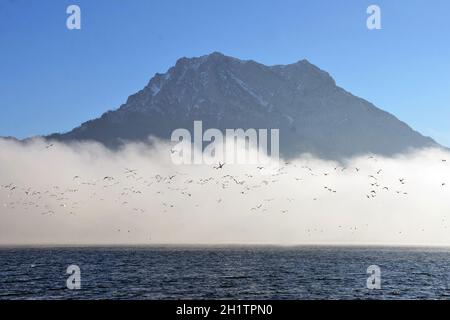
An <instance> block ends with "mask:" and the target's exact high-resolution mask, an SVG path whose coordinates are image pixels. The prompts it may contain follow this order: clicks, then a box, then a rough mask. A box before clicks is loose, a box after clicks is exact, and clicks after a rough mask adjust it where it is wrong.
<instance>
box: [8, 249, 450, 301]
mask: <svg viewBox="0 0 450 320" xmlns="http://www.w3.org/2000/svg"><path fill="white" fill-rule="evenodd" d="M72 264H75V265H78V266H79V267H80V269H81V289H80V290H69V289H67V287H66V280H67V278H68V277H69V275H68V274H66V269H67V267H68V266H69V265H72ZM370 265H378V266H379V267H380V268H381V289H380V290H369V289H367V288H366V281H367V278H368V277H369V274H367V273H366V272H367V267H368V266H370ZM0 299H450V250H449V249H429V248H420V249H419V248H414V249H406V248H343V247H334V248H325V247H289V248H283V247H226V248H224V247H220V248H219V247H203V248H200V247H180V248H174V247H133V248H33V249H24V248H2V249H0Z"/></svg>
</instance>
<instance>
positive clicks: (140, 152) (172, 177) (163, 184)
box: [0, 140, 450, 245]
mask: <svg viewBox="0 0 450 320" xmlns="http://www.w3.org/2000/svg"><path fill="white" fill-rule="evenodd" d="M0 150H1V151H0V245H38V244H60V245H83V244H86V245H87V244H97V245H119V244H280V245H302V244H335V245H340V244H342V245H349V244H354V245H368V244H373V245H450V232H449V229H448V228H449V226H450V220H449V216H450V154H448V153H447V152H445V151H443V150H437V149H428V150H420V151H414V152H411V153H408V154H403V155H399V156H397V157H393V158H385V157H381V156H377V155H365V156H361V157H356V158H352V159H348V160H347V161H345V163H337V162H332V161H325V160H321V159H315V158H313V157H311V156H307V155H305V156H304V157H300V158H298V159H296V160H294V161H289V163H285V162H284V161H283V160H281V163H280V167H279V168H278V169H271V170H267V169H266V168H261V166H258V165H231V164H225V165H224V166H223V168H221V169H218V168H215V167H214V166H213V165H175V164H173V162H172V161H171V152H170V150H171V146H170V145H169V144H166V143H163V142H158V143H156V144H154V147H152V148H149V147H148V146H145V145H139V144H129V145H127V146H126V147H125V148H123V149H121V150H119V151H110V150H108V149H106V148H104V147H103V146H101V145H99V144H95V143H75V144H70V145H68V144H60V143H52V144H49V143H47V142H44V141H42V140H34V141H31V142H28V143H26V144H24V143H16V142H13V141H9V140H0ZM447 159H448V161H447Z"/></svg>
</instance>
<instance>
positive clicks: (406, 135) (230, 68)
mask: <svg viewBox="0 0 450 320" xmlns="http://www.w3.org/2000/svg"><path fill="white" fill-rule="evenodd" d="M194 120H202V121H203V126H204V129H207V128H217V129H219V130H222V131H223V130H225V129H227V128H230V129H231V128H233V129H237V128H242V129H248V128H255V129H263V128H265V129H272V128H280V152H281V154H282V155H283V156H285V157H288V158H289V157H293V156H297V155H299V154H302V153H311V154H313V155H316V156H319V157H322V158H328V159H340V158H345V157H351V156H354V155H358V154H364V153H376V154H382V155H393V154H397V153H401V152H405V151H408V150H409V149H415V148H424V147H440V146H439V145H438V144H437V143H436V142H435V141H434V140H432V139H431V138H429V137H424V136H422V135H421V134H420V133H418V132H416V131H414V130H413V129H412V128H410V127H409V126H408V125H407V124H406V123H404V122H402V121H400V120H399V119H397V118H396V117H395V116H393V115H392V114H390V113H388V112H386V111H383V110H381V109H379V108H377V107H376V106H375V105H373V104H372V103H370V102H368V101H366V100H364V99H362V98H359V97H356V96H354V95H353V94H351V93H350V92H348V91H346V90H344V89H343V88H341V87H339V86H337V85H336V82H335V80H334V79H333V78H332V77H331V75H330V74H329V73H328V72H326V71H324V70H321V69H320V68H318V67H317V66H315V65H313V64H312V63H310V62H309V61H308V60H306V59H302V60H299V61H297V62H295V63H292V64H287V65H273V66H266V65H264V64H261V63H258V62H255V61H253V60H240V59H237V58H234V57H229V56H225V55H223V54H222V53H219V52H213V53H211V54H208V55H204V56H200V57H194V58H186V57H183V58H180V59H178V60H177V62H176V63H175V65H174V66H173V67H171V68H169V69H168V71H167V72H166V73H163V74H161V73H156V74H155V76H154V77H152V78H151V79H150V81H149V82H148V83H147V85H146V86H145V87H144V88H143V89H142V90H139V91H138V92H136V93H134V94H132V95H130V96H129V97H128V99H127V101H126V102H125V103H124V104H122V105H121V106H120V107H119V108H118V109H115V110H112V111H107V112H105V113H104V114H103V115H102V116H101V117H99V118H97V119H93V120H90V121H87V122H85V123H83V124H81V125H80V126H79V127H77V128H74V129H73V130H71V131H69V132H66V133H62V134H61V133H55V134H52V135H49V136H46V137H45V138H46V139H50V140H51V139H54V140H58V141H73V140H75V141H83V140H94V141H98V142H101V143H103V144H104V145H106V146H108V147H110V148H116V147H119V146H120V145H122V144H123V143H125V142H126V141H140V142H142V141H147V139H148V137H149V136H156V137H158V138H162V139H170V134H171V132H172V131H173V130H174V129H177V128H186V129H189V130H192V126H193V121H194Z"/></svg>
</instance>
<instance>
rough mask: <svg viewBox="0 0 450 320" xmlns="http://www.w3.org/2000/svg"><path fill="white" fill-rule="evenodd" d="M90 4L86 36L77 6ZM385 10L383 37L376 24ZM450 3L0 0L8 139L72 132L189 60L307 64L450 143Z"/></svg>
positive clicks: (1, 131) (1, 127) (0, 115)
mask: <svg viewBox="0 0 450 320" xmlns="http://www.w3.org/2000/svg"><path fill="white" fill-rule="evenodd" d="M70 4H77V5H79V6H80V7H81V19H82V25H81V26H82V28H81V30H68V29H67V28H66V19H67V16H68V15H67V14H66V8H67V6H68V5H70ZM370 4H377V5H379V6H380V8H381V13H382V30H368V29H367V28H366V19H367V16H368V15H367V14H366V9H367V7H368V6H369V5H370ZM449 12H450V1H448V0H431V1H426V0H395V1H393V0H389V1H380V0H372V1H365V0H345V1H334V0H326V1H325V0H315V1H313V0H309V1H302V0H282V1H279V0H278V1H275V0H273V1H272V0H271V1H268V0H259V1H258V0H240V1H238V0H227V1H225V0H221V1H217V0H190V1H186V0H173V1H172V0H161V1H157V0H129V1H123V0H95V1H92V0H87V1H75V0H73V1H65V0H39V1H38V0H0V136H17V137H26V136H31V135H37V134H47V133H52V132H60V131H67V130H69V129H71V128H73V127H75V126H78V125H79V124H80V123H82V122H84V121H86V120H89V119H92V118H94V117H97V116H99V115H101V114H102V113H103V112H105V111H106V110H109V109H115V108H117V107H119V106H120V105H121V104H122V103H124V102H125V101H126V98H127V97H128V96H129V95H130V94H132V93H134V92H136V91H138V90H139V89H141V88H142V87H144V86H145V85H146V84H147V82H148V81H149V80H150V78H151V77H152V76H153V75H154V74H155V73H156V72H165V71H166V70H167V69H168V68H169V67H170V66H172V65H173V64H174V63H175V62H176V60H177V59H178V58H180V57H183V56H187V57H191V56H199V55H203V54H206V53H210V52H213V51H220V52H223V53H225V54H227V55H231V56H235V57H238V58H242V59H253V60H255V61H258V62H262V63H264V64H269V65H270V64H286V63H292V62H295V61H298V60H300V59H303V58H306V59H308V60H309V61H311V62H312V63H314V64H315V65H317V66H319V67H320V68H322V69H324V70H326V71H328V72H329V73H330V74H331V75H332V76H333V77H334V78H335V80H336V81H337V83H338V85H340V86H342V87H344V88H345V89H347V90H349V91H350V92H352V93H353V94H355V95H358V96H361V97H363V98H365V99H367V100H369V101H371V102H373V103H374V104H375V105H377V106H378V107H380V108H382V109H384V110H387V111H389V112H391V113H393V114H394V115H396V116H397V117H399V118H400V119H401V120H403V121H405V122H407V123H408V124H410V125H411V126H412V127H413V128H414V129H417V130H419V131H420V132H422V133H423V134H425V135H430V136H432V137H433V138H435V139H436V140H437V141H438V142H440V143H443V144H445V145H447V146H450V18H448V16H449Z"/></svg>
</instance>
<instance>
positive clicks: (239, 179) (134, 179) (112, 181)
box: [0, 144, 447, 232]
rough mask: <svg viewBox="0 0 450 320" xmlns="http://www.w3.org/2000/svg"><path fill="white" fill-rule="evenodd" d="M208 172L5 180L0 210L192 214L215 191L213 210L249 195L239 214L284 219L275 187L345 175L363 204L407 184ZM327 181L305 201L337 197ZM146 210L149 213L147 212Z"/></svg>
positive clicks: (304, 168)
mask: <svg viewBox="0 0 450 320" xmlns="http://www.w3.org/2000/svg"><path fill="white" fill-rule="evenodd" d="M45 148H46V149H50V148H54V145H53V144H49V145H47V146H46V147H45ZM368 160H369V161H373V162H374V163H376V162H377V161H378V160H377V158H376V157H375V156H370V157H369V158H368ZM440 162H442V164H443V165H446V163H447V160H446V159H442V160H440ZM374 167H375V166H374ZM208 170H209V171H208V174H207V175H205V176H198V175H191V174H190V173H188V172H180V170H179V171H173V172H165V173H162V172H160V173H154V174H152V175H148V174H147V173H145V174H144V173H143V172H145V171H146V170H145V168H143V169H142V170H141V169H138V168H123V169H122V170H121V172H120V173H118V174H112V173H111V174H109V175H102V176H98V177H96V178H95V179H92V178H85V177H83V175H82V174H81V173H80V174H79V175H74V176H71V177H67V179H66V180H67V181H68V183H67V184H66V185H51V186H48V187H46V188H35V187H33V186H26V185H18V184H16V183H14V182H12V181H8V182H6V183H5V182H3V184H1V185H0V201H1V202H0V208H2V209H1V211H3V212H14V211H15V210H19V209H20V210H24V211H27V210H28V211H33V212H39V213H40V214H41V215H44V216H53V215H57V214H68V215H73V216H76V215H77V214H79V213H80V212H82V211H83V210H87V209H89V205H87V203H88V202H89V201H91V203H92V202H95V203H96V204H98V203H101V202H102V201H108V200H110V199H114V201H115V202H116V205H117V206H118V207H119V208H121V210H123V212H124V213H126V212H129V213H139V214H145V213H147V212H149V211H150V210H152V211H154V210H155V209H154V208H155V203H158V204H159V206H158V208H159V209H158V210H159V211H160V213H168V212H176V211H177V210H178V211H182V210H186V209H187V203H188V199H189V203H192V204H193V209H194V210H195V208H199V207H200V206H202V202H203V200H205V193H204V192H203V190H207V191H209V192H210V191H211V190H213V189H214V190H216V193H211V194H218V195H219V196H217V198H215V199H214V202H215V203H216V205H217V206H219V205H221V204H223V203H224V202H227V201H233V200H232V199H234V198H233V197H236V196H241V197H242V199H245V197H246V196H248V195H249V194H251V193H253V194H254V195H256V197H251V199H249V203H248V207H247V208H240V211H247V212H248V213H257V212H268V213H276V212H275V211H274V209H273V208H271V207H270V203H273V202H275V201H278V205H277V208H276V209H275V210H276V211H278V212H279V213H280V214H288V213H289V211H290V210H292V206H289V205H287V204H289V203H294V202H295V201H296V200H297V198H296V197H295V195H293V194H292V192H290V191H293V190H289V192H288V190H286V193H285V194H286V195H288V196H286V197H285V198H283V199H280V198H279V197H278V199H277V198H276V196H275V194H280V192H276V193H275V192H273V195H274V196H272V197H266V196H267V194H271V192H270V191H271V190H273V191H275V190H276V188H277V185H278V184H279V183H280V182H286V181H290V182H291V183H292V185H293V189H295V192H297V193H299V194H301V193H302V192H303V190H304V189H302V188H301V186H302V185H303V186H305V185H306V187H307V188H308V191H309V192H311V190H312V187H311V185H310V184H309V182H310V181H312V180H311V179H316V178H319V177H322V178H323V179H320V180H319V179H318V180H317V181H320V182H317V183H323V182H326V181H327V179H328V178H332V177H334V178H336V177H339V175H343V174H345V175H346V176H349V175H354V176H357V177H359V178H360V179H365V180H366V183H367V188H366V189H365V190H355V192H361V197H363V198H365V199H367V200H368V201H371V200H373V199H375V198H377V197H378V196H379V195H380V194H383V193H389V194H392V195H394V196H395V195H396V196H402V197H406V196H408V194H409V193H408V179H407V178H406V177H397V178H396V180H393V178H392V176H389V177H385V176H384V171H383V168H379V169H377V170H375V171H373V172H372V171H370V172H367V169H365V170H363V169H361V168H358V167H345V166H333V167H330V168H329V170H328V171H324V170H323V168H321V169H320V170H319V169H314V168H312V167H310V166H308V165H300V164H299V163H290V162H284V163H283V165H281V166H279V167H278V168H277V169H276V170H273V171H268V168H265V167H264V166H262V165H261V166H258V165H255V167H254V168H253V169H252V170H249V171H248V172H247V173H243V174H242V173H240V174H235V173H234V172H235V170H233V168H232V166H231V165H229V166H228V165H226V164H225V163H220V162H219V163H218V164H217V165H215V166H212V167H210V168H209V169H208ZM330 182H331V184H323V186H321V187H320V188H317V190H315V189H314V190H315V191H314V192H316V193H317V195H316V196H314V197H312V198H311V199H310V200H311V201H318V200H320V199H321V198H322V197H323V196H324V193H327V194H331V195H336V194H338V193H339V190H338V188H337V187H336V186H333V182H335V180H333V179H331V180H330ZM317 183H316V184H314V186H316V185H317ZM297 185H298V188H297V187H296V186H297ZM283 186H284V185H282V187H283ZM446 186H447V184H446V182H445V181H442V182H439V187H441V188H444V187H446ZM271 188H274V189H271ZM262 189H265V190H264V192H261V191H262ZM228 191H229V192H231V194H232V197H228V196H227V192H228ZM259 195H261V196H259ZM249 198H250V197H249ZM230 199H231V200H230ZM255 199H258V200H257V201H256V203H255V202H254V201H255ZM250 202H252V203H250ZM280 204H281V205H280ZM298 205H299V206H300V205H301V204H298ZM149 207H151V208H152V209H149ZM211 210H214V208H211ZM118 231H120V229H119V230H118ZM128 232H129V231H128Z"/></svg>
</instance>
